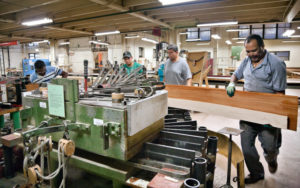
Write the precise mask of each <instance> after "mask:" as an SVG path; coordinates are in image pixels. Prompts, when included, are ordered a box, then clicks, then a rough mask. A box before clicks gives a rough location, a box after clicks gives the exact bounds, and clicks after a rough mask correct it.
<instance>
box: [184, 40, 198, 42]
mask: <svg viewBox="0 0 300 188" xmlns="http://www.w3.org/2000/svg"><path fill="white" fill-rule="evenodd" d="M200 40H201V39H186V40H185V41H186V42H195V41H200Z"/></svg>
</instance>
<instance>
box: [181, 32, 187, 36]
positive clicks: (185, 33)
mask: <svg viewBox="0 0 300 188" xmlns="http://www.w3.org/2000/svg"><path fill="white" fill-rule="evenodd" d="M187 34H188V33H187V32H184V33H179V35H187Z"/></svg>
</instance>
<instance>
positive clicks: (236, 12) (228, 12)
mask: <svg viewBox="0 0 300 188" xmlns="http://www.w3.org/2000/svg"><path fill="white" fill-rule="evenodd" d="M284 8H285V6H274V7H273V6H272V7H262V8H257V7H249V8H247V9H240V10H232V9H228V10H227V9H219V11H217V10H216V11H193V12H189V13H185V12H180V13H176V14H174V13H173V14H166V15H161V16H157V18H158V19H164V20H166V19H168V18H176V17H179V18H180V17H184V16H190V17H193V16H195V15H203V16H205V17H207V16H211V15H218V16H221V15H222V14H224V15H232V16H234V17H236V19H238V18H239V16H240V15H242V14H244V13H249V12H250V13H251V14H252V15H253V11H255V13H256V14H259V13H260V14H267V13H268V12H273V11H277V10H280V12H282V11H283V10H284ZM277 12H278V11H277ZM249 16H250V15H249ZM272 16H273V15H271V14H270V18H272ZM253 17H255V15H253Z"/></svg>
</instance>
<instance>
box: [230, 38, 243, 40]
mask: <svg viewBox="0 0 300 188" xmlns="http://www.w3.org/2000/svg"><path fill="white" fill-rule="evenodd" d="M232 40H246V38H232Z"/></svg>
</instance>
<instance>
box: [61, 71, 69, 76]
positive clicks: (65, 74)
mask: <svg viewBox="0 0 300 188" xmlns="http://www.w3.org/2000/svg"><path fill="white" fill-rule="evenodd" d="M68 75H69V74H68V73H67V72H65V71H62V73H61V77H63V78H67V77H68Z"/></svg>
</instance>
